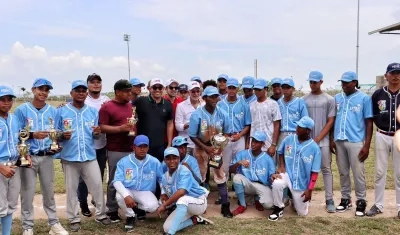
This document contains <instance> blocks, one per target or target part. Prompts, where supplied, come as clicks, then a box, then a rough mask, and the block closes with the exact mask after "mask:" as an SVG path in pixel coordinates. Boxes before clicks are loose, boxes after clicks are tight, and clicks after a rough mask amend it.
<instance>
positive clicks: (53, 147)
mask: <svg viewBox="0 0 400 235" xmlns="http://www.w3.org/2000/svg"><path fill="white" fill-rule="evenodd" d="M50 150H58V144H51V145H50Z"/></svg>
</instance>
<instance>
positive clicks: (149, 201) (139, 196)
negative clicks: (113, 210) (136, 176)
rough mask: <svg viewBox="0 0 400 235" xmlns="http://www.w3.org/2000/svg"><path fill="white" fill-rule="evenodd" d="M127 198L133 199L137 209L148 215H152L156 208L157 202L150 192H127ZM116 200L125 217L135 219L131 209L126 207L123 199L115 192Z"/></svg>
mask: <svg viewBox="0 0 400 235" xmlns="http://www.w3.org/2000/svg"><path fill="white" fill-rule="evenodd" d="M128 191H129V196H131V197H132V198H133V200H134V201H135V202H136V204H137V207H138V208H139V209H141V210H144V211H146V212H148V213H153V212H155V211H156V210H157V208H158V200H157V198H156V196H155V195H154V194H153V193H152V192H150V191H136V190H128ZM116 199H117V202H118V205H119V208H121V210H122V211H123V212H124V213H125V216H126V217H135V212H134V211H133V209H132V208H128V207H126V204H125V200H124V197H123V196H122V195H121V194H120V193H118V192H117V194H116Z"/></svg>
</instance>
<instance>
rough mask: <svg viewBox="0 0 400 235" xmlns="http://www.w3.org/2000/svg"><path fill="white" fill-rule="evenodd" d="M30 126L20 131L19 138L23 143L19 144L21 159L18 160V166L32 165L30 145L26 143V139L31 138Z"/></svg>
mask: <svg viewBox="0 0 400 235" xmlns="http://www.w3.org/2000/svg"><path fill="white" fill-rule="evenodd" d="M29 129H30V128H29V126H26V127H25V128H24V129H22V130H20V131H19V139H20V140H21V143H20V144H18V145H17V151H18V153H19V160H18V162H17V165H18V166H21V167H28V166H29V165H30V163H29V161H28V159H27V158H26V157H27V156H28V149H29V148H28V145H27V144H26V143H25V141H26V140H28V139H29Z"/></svg>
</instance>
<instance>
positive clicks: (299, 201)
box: [272, 173, 309, 216]
mask: <svg viewBox="0 0 400 235" xmlns="http://www.w3.org/2000/svg"><path fill="white" fill-rule="evenodd" d="M280 175H281V176H282V179H276V180H274V182H273V183H272V194H273V196H274V205H275V206H277V207H280V208H282V207H285V204H284V203H283V190H284V189H285V188H289V190H290V192H291V193H292V197H293V200H292V202H293V204H294V208H295V209H296V211H297V214H298V215H300V216H304V215H307V214H308V205H309V202H305V203H304V202H303V200H304V197H302V196H301V195H302V194H303V193H304V191H297V190H294V189H293V188H292V182H291V180H290V178H289V175H288V174H287V173H281V174H280Z"/></svg>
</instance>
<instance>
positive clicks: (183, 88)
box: [178, 84, 189, 100]
mask: <svg viewBox="0 0 400 235" xmlns="http://www.w3.org/2000/svg"><path fill="white" fill-rule="evenodd" d="M188 90H189V87H188V85H186V84H179V86H178V91H179V96H180V97H181V98H182V100H187V98H189V92H188Z"/></svg>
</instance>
